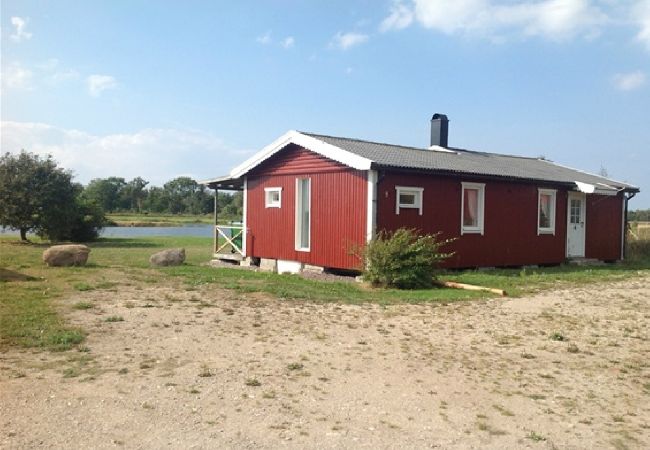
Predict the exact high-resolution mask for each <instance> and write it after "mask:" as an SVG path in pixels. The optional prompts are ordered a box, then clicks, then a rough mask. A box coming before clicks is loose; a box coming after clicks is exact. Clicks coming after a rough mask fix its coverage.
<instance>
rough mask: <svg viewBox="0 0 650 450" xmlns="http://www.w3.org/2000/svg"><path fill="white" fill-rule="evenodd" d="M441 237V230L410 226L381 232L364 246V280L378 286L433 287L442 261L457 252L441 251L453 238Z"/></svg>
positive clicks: (401, 287) (403, 287)
mask: <svg viewBox="0 0 650 450" xmlns="http://www.w3.org/2000/svg"><path fill="white" fill-rule="evenodd" d="M438 237H439V234H424V235H419V234H418V233H417V232H416V231H415V230H410V229H406V228H400V229H399V230H397V231H395V232H394V233H386V232H380V233H379V234H378V235H377V237H376V238H374V239H373V240H372V241H370V242H369V243H368V245H367V246H366V248H365V249H364V252H363V259H364V264H365V268H366V269H365V271H364V274H363V278H364V280H366V281H368V282H370V283H372V284H373V285H375V286H383V287H396V288H400V289H416V288H426V287H431V286H432V285H433V281H434V279H435V277H436V274H437V272H438V265H439V264H440V263H441V262H442V261H444V260H445V259H447V258H448V257H450V256H451V255H452V254H453V253H442V252H441V251H440V248H441V247H443V246H445V245H447V244H449V243H450V242H451V241H453V239H448V240H444V241H440V240H438Z"/></svg>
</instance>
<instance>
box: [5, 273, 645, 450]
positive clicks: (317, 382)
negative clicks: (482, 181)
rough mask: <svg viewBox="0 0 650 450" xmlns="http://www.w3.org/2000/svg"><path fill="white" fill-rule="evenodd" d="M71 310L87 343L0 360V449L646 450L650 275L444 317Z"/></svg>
mask: <svg viewBox="0 0 650 450" xmlns="http://www.w3.org/2000/svg"><path fill="white" fill-rule="evenodd" d="M80 301H84V302H89V303H91V304H92V305H94V307H93V308H90V309H87V310H73V309H72V308H71V306H72V305H73V304H75V303H77V302H80ZM63 303H64V305H63V308H64V309H65V310H66V311H74V312H70V313H69V317H70V320H72V321H73V322H75V323H78V324H80V325H82V326H83V327H84V328H86V329H87V330H88V331H89V336H88V340H87V346H88V347H87V348H85V349H84V350H85V351H81V352H77V351H72V352H66V353H60V354H56V353H54V354H52V353H43V352H35V351H11V352H9V353H5V354H2V355H1V359H0V447H2V448H29V447H37V446H39V447H44V448H115V447H124V448H164V447H167V448H217V447H219V448H278V447H286V448H426V447H437V448H500V449H502V448H555V447H557V448H617V449H624V448H648V447H650V341H649V339H650V332H649V331H650V330H649V324H650V277H647V276H646V277H643V278H639V279H636V280H632V281H626V282H624V283H620V284H609V285H597V286H593V287H590V288H577V289H570V290H563V291H556V292H547V293H544V294H542V295H538V296H533V297H529V298H518V299H506V300H504V299H494V300H487V301H472V302H468V303H455V304H450V305H447V306H429V305H427V306H410V305H403V306H394V307H387V308H382V307H379V306H373V305H364V306H347V305H332V304H328V305H318V304H309V303H299V302H295V301H279V300H273V299H267V298H263V297H260V296H256V295H240V294H236V293H233V292H232V291H226V290H218V289H215V288H214V287H205V288H202V289H201V290H194V291H191V290H190V291H188V290H184V288H183V287H181V286H178V287H174V286H169V287H160V286H157V287H151V286H130V287H124V288H120V289H119V291H117V292H111V291H92V292H84V293H79V294H77V295H76V296H75V297H74V298H69V299H66V300H65V302H63ZM109 318H111V319H110V320H116V321H108V320H107V319H109ZM120 318H123V319H124V320H123V321H119V319H120ZM553 338H554V339H555V340H554V339H553Z"/></svg>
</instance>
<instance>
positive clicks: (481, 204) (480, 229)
mask: <svg viewBox="0 0 650 450" xmlns="http://www.w3.org/2000/svg"><path fill="white" fill-rule="evenodd" d="M461 185H462V187H463V188H462V189H461V193H460V234H461V236H462V235H463V234H480V235H481V236H482V235H483V233H484V231H485V227H484V225H485V183H466V182H461ZM465 189H471V190H478V211H477V214H478V225H477V226H475V227H469V226H465Z"/></svg>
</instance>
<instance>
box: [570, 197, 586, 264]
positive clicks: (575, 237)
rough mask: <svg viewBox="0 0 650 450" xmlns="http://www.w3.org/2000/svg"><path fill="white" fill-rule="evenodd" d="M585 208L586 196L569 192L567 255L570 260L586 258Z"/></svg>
mask: <svg viewBox="0 0 650 450" xmlns="http://www.w3.org/2000/svg"><path fill="white" fill-rule="evenodd" d="M585 206H586V205H585V194H583V193H581V192H569V204H568V206H567V216H568V217H567V232H566V254H567V256H568V257H570V258H573V257H584V256H585V209H586V208H585Z"/></svg>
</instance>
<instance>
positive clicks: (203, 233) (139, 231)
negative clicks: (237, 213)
mask: <svg viewBox="0 0 650 450" xmlns="http://www.w3.org/2000/svg"><path fill="white" fill-rule="evenodd" d="M213 230H214V226H213V225H203V224H202V225H186V226H184V227H106V228H104V229H103V230H102V232H101V233H100V236H101V237H114V238H136V237H150V236H195V237H212V233H213ZM18 234H19V233H18V231H13V230H9V229H7V230H2V228H0V235H5V236H18Z"/></svg>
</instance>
